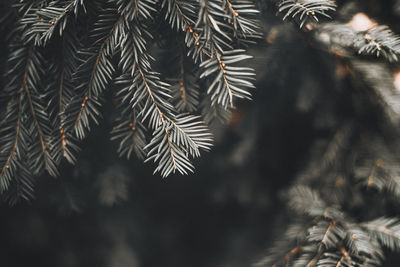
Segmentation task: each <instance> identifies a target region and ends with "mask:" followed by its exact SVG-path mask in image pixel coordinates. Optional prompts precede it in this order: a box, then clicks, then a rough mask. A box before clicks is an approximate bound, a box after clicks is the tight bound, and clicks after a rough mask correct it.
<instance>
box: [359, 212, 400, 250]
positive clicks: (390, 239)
mask: <svg viewBox="0 0 400 267" xmlns="http://www.w3.org/2000/svg"><path fill="white" fill-rule="evenodd" d="M363 226H364V227H365V228H366V229H367V230H368V231H369V233H370V234H371V235H372V236H373V237H375V238H377V240H378V241H379V242H380V243H381V244H383V245H384V246H385V247H387V248H389V249H391V250H393V251H399V249H400V222H399V220H398V219H397V218H385V217H382V218H379V219H376V220H374V221H370V222H367V223H365V224H363Z"/></svg>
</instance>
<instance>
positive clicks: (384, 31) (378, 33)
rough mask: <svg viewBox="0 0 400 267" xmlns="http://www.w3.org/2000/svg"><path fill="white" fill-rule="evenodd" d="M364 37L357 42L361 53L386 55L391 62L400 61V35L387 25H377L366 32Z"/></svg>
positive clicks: (378, 55)
mask: <svg viewBox="0 0 400 267" xmlns="http://www.w3.org/2000/svg"><path fill="white" fill-rule="evenodd" d="M363 37H364V38H362V39H359V40H358V41H356V42H355V46H356V47H357V48H358V53H359V54H366V55H376V56H377V57H380V56H382V57H384V58H386V59H387V60H389V61H390V62H397V61H399V55H400V37H399V36H397V35H395V34H394V33H393V32H392V31H391V30H390V28H389V27H387V26H377V27H375V28H373V29H371V30H369V31H367V32H366V33H364V36H363Z"/></svg>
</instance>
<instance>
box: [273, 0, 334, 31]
mask: <svg viewBox="0 0 400 267" xmlns="http://www.w3.org/2000/svg"><path fill="white" fill-rule="evenodd" d="M335 10H336V3H335V1H333V0H283V1H281V2H280V3H279V12H281V13H283V12H285V15H284V17H283V20H286V19H287V18H288V17H291V18H293V19H294V18H296V19H298V21H299V23H300V28H303V26H304V25H305V24H306V23H307V22H308V21H309V20H310V19H312V20H314V21H316V22H319V19H318V16H322V17H327V18H331V16H330V15H329V12H331V11H335Z"/></svg>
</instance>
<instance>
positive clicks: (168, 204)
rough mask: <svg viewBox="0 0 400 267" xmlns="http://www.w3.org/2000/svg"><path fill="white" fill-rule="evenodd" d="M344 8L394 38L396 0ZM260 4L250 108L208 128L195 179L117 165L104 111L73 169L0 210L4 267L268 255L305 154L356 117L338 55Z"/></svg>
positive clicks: (181, 262) (175, 262)
mask: <svg viewBox="0 0 400 267" xmlns="http://www.w3.org/2000/svg"><path fill="white" fill-rule="evenodd" d="M348 2H352V3H354V4H355V5H356V7H357V10H358V11H359V12H365V13H367V14H369V15H370V16H372V17H373V18H374V19H375V20H378V21H379V22H380V23H383V24H389V25H391V27H392V29H393V30H394V31H395V32H400V24H399V23H398V21H399V15H400V4H398V3H397V2H396V1H372V0H371V1H369V0H368V1H366V0H364V1H338V4H339V6H340V5H345V4H346V7H348V9H349V10H351V5H350V7H349V4H348ZM260 6H261V8H262V10H263V13H262V24H263V31H264V38H263V39H262V40H260V41H259V43H258V44H257V45H254V46H253V47H251V54H252V55H253V56H254V59H253V60H251V61H249V64H250V65H252V66H253V67H254V68H255V69H256V71H257V82H256V85H257V89H256V90H254V92H253V101H251V102H250V101H246V102H239V103H238V109H237V110H235V111H233V116H232V119H231V120H230V122H229V124H227V125H221V124H214V125H213V126H212V131H213V133H214V136H215V140H216V141H215V147H214V148H213V150H212V151H211V152H209V153H205V154H203V155H202V157H201V158H200V159H199V160H197V161H196V162H195V165H196V171H195V173H194V174H192V175H189V176H178V175H176V176H171V177H168V178H166V179H162V178H161V177H160V176H158V175H153V174H152V172H153V169H154V168H153V167H154V166H152V165H151V164H143V163H142V161H141V160H138V159H131V160H130V161H127V160H124V159H121V158H119V157H118V155H117V153H116V150H117V149H116V148H117V144H116V143H115V142H111V141H110V134H109V132H110V130H111V129H112V121H113V116H111V115H107V114H110V113H109V112H107V110H108V109H111V107H105V108H104V112H103V116H104V122H103V123H102V124H101V125H100V126H97V127H96V128H94V129H93V130H92V132H91V134H90V136H89V138H88V139H87V140H85V141H84V143H83V145H82V148H83V151H81V153H80V154H79V155H78V163H77V165H76V166H70V165H65V166H63V169H62V172H61V176H60V177H59V178H57V179H53V178H51V177H47V176H43V177H40V178H39V179H38V182H37V184H36V199H35V200H34V201H32V203H19V204H18V205H16V206H14V207H10V206H9V205H8V204H6V203H2V204H1V205H0V214H1V220H0V236H1V240H2V241H1V244H0V258H1V259H2V266H26V265H28V266H57V267H63V266H68V267H78V266H99V267H102V266H104V267H123V266H178V267H179V266H250V265H251V264H253V263H255V262H257V260H259V259H260V258H262V257H263V256H264V255H265V254H266V249H267V248H268V247H269V246H270V245H271V244H272V242H273V240H274V239H276V238H278V236H277V233H279V231H280V230H281V229H282V228H284V227H285V222H286V221H287V218H289V217H290V214H287V212H286V210H285V201H284V195H285V189H287V188H288V187H289V186H290V185H292V184H293V181H294V178H295V177H296V175H297V174H298V173H299V172H300V171H301V170H303V169H304V168H305V165H306V164H308V162H309V160H310V158H311V155H312V151H311V149H310V148H311V147H312V146H313V144H314V143H315V142H317V141H318V140H321V139H323V138H326V137H328V136H330V135H332V133H333V132H335V131H336V130H337V129H336V127H337V125H338V121H342V120H343V118H347V117H351V116H353V113H354V101H353V100H354V99H353V98H352V95H350V93H349V92H351V91H354V84H353V83H351V81H350V79H349V77H348V70H346V69H345V68H343V66H342V65H340V62H339V61H338V59H337V57H335V56H333V55H331V54H328V53H326V52H324V51H323V50H322V49H320V47H319V45H318V44H315V43H310V41H309V39H308V38H307V36H305V35H304V34H303V33H302V32H300V31H298V29H297V26H296V25H294V24H291V23H283V22H282V21H281V18H279V17H277V16H276V6H275V1H264V2H262V3H260ZM396 8H397V9H396ZM346 12H350V11H348V10H347V11H346ZM339 14H340V13H339ZM337 16H338V17H337V19H338V20H341V19H342V22H343V21H344V19H347V20H350V19H351V17H345V18H341V17H340V15H337ZM371 114H372V115H371V116H372V117H371V118H373V116H374V115H373V110H372V111H371ZM393 266H396V265H393Z"/></svg>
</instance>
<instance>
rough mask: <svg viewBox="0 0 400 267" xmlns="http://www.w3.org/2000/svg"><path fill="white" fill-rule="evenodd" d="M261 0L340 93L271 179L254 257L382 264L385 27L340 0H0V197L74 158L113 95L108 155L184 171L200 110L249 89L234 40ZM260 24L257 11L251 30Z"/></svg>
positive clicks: (216, 109)
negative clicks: (274, 209)
mask: <svg viewBox="0 0 400 267" xmlns="http://www.w3.org/2000/svg"><path fill="white" fill-rule="evenodd" d="M272 2H273V5H271V3H272ZM349 2H353V1H349ZM264 5H267V6H268V8H275V9H274V10H275V11H277V13H278V15H279V16H281V17H282V19H283V20H285V21H289V20H290V22H289V23H291V24H294V28H296V32H297V33H298V34H299V35H300V36H301V37H302V38H303V39H304V40H305V43H307V45H309V46H310V47H307V49H310V50H312V52H313V53H314V55H315V56H316V57H318V56H319V57H320V58H321V65H323V64H324V62H323V61H324V60H326V59H327V58H329V59H330V60H332V59H334V60H335V62H336V63H337V66H335V67H337V69H336V75H337V76H340V75H342V76H346V79H347V80H346V81H347V82H348V83H349V86H348V88H349V92H348V93H347V94H346V96H345V99H341V100H343V101H344V102H349V103H350V104H349V103H344V104H343V106H345V105H349V106H350V107H351V108H349V110H345V111H338V110H337V107H336V109H335V108H333V107H332V106H329V105H326V106H324V105H325V104H326V102H324V103H322V104H321V106H324V107H323V108H321V110H322V111H321V112H320V113H321V114H319V116H320V117H318V120H319V121H318V122H315V124H316V125H317V124H318V125H317V126H315V125H313V127H315V128H318V127H320V128H319V129H320V130H321V129H322V130H321V131H325V132H328V134H326V135H327V136H328V138H320V139H318V140H315V142H314V146H312V147H311V148H309V150H310V154H309V155H307V157H305V159H304V160H303V161H302V162H301V163H302V164H303V166H302V168H301V171H300V174H299V175H298V176H297V178H296V179H295V180H294V181H292V182H291V185H290V188H289V189H288V190H286V191H284V193H283V199H284V201H285V203H287V206H288V209H287V210H285V211H284V212H286V213H287V214H286V218H289V219H290V220H289V222H288V225H287V226H285V230H284V231H283V233H281V234H280V235H278V237H277V239H278V240H277V241H276V243H275V244H274V245H273V246H272V248H271V249H270V250H269V252H268V255H267V256H266V257H265V258H263V259H262V260H260V261H259V262H258V263H256V264H255V265H256V266H275V267H277V266H306V267H313V266H320V267H330V266H332V267H340V266H360V267H361V266H371V267H372V266H382V265H383V264H385V260H386V257H387V254H388V252H399V251H400V218H399V217H398V214H397V213H396V212H398V211H399V210H398V208H397V206H398V201H399V198H400V176H399V175H400V168H399V166H398V163H399V162H400V157H399V155H398V151H399V148H400V143H399V142H398V140H399V138H398V136H399V134H400V130H399V122H400V108H399V107H400V105H399V104H398V103H399V101H400V98H399V93H398V91H399V90H400V85H399V84H400V78H398V79H399V80H398V81H397V83H396V81H393V77H395V76H396V75H398V77H400V72H399V62H400V37H399V35H398V34H396V33H395V32H393V31H392V30H391V28H390V27H389V26H386V25H384V24H380V23H378V22H376V21H374V20H372V19H369V18H368V17H367V16H366V15H365V14H363V13H361V11H359V10H357V7H358V6H357V5H352V4H351V3H345V1H333V0H281V1H272V0H271V1H257V2H253V0H189V1H184V0H136V1H131V0H90V1H89V0H26V1H17V0H8V1H4V2H2V3H0V15H1V16H0V33H1V34H2V35H3V36H4V41H3V42H4V43H5V45H6V47H7V51H6V52H4V53H5V54H6V55H7V60H6V62H0V64H2V65H1V68H0V69H1V71H2V74H3V75H2V78H1V80H0V82H1V87H0V193H1V195H2V196H3V198H4V200H5V201H6V202H8V203H10V204H12V205H14V204H16V203H17V202H18V201H19V200H20V199H24V200H27V201H29V200H31V199H32V198H34V185H35V180H36V178H37V177H38V176H40V175H43V174H46V173H47V174H49V175H50V176H53V177H57V176H58V175H59V172H60V171H62V168H61V166H62V164H63V162H64V161H67V162H69V163H71V164H74V163H76V162H77V160H78V158H79V151H80V150H81V143H82V142H84V140H85V139H86V138H87V137H88V135H89V134H90V132H91V130H92V129H93V128H94V127H95V125H97V124H100V123H101V122H102V121H103V118H102V117H103V115H102V114H103V109H104V107H105V106H111V107H112V108H113V109H114V114H113V115H112V116H111V117H112V123H113V128H112V129H111V131H110V139H111V140H112V141H115V142H116V143H117V152H118V154H119V155H120V156H123V157H126V158H127V159H130V158H131V157H133V156H135V157H137V158H139V159H141V160H143V161H144V162H151V163H153V164H154V165H155V166H156V167H155V170H154V173H159V174H160V175H161V176H162V177H167V176H169V175H171V174H173V173H179V174H189V173H191V172H193V171H194V168H195V164H194V163H193V160H194V159H196V158H198V157H200V155H201V153H202V152H205V151H209V150H210V149H211V148H212V146H213V139H214V137H213V135H212V134H211V131H210V130H209V126H210V125H211V124H212V123H213V122H214V121H215V120H218V121H222V122H227V121H229V119H230V117H231V115H232V113H231V112H232V110H233V109H234V108H235V103H236V101H237V100H238V99H246V100H249V99H251V95H252V91H253V90H254V88H255V86H254V83H255V70H254V69H253V65H252V64H249V63H248V62H249V61H248V60H249V59H251V58H252V56H251V55H250V54H249V53H248V52H247V49H248V46H249V45H250V44H257V42H258V41H260V40H261V39H262V37H263V34H262V28H261V23H259V21H258V20H259V16H260V14H259V13H260V10H262V8H260V7H263V6H264ZM396 5H397V7H398V6H400V4H399V3H396ZM399 14H400V12H399ZM360 20H361V21H362V23H361V22H360ZM289 23H286V24H283V23H282V25H285V26H287V27H288V28H289V27H291V26H293V25H290V24H289ZM385 23H386V22H385ZM288 24H289V25H288ZM392 26H393V25H392ZM394 26H396V25H394ZM266 27H269V26H266ZM285 29H286V28H285ZM275 30H276V29H275ZM274 34H275V35H276V34H277V33H276V32H275V33H274V26H271V27H270V33H269V35H268V36H267V37H266V38H265V40H266V42H268V43H270V44H271V43H273V42H274V38H276V36H274ZM289 34H291V33H288V35H289ZM321 55H322V56H321ZM273 60H275V61H279V58H277V59H276V58H274V59H273ZM165 66H167V68H166V67H165ZM291 75H292V74H291ZM293 75H294V74H293ZM297 75H301V74H297ZM273 78H274V77H273ZM290 78H291V77H290ZM319 78H321V79H325V78H326V77H319ZM328 82H329V81H325V83H328ZM322 90H324V88H321V91H322ZM307 96H310V94H308V95H307ZM306 98H307V97H306ZM310 98H311V97H310ZM307 100H309V99H307ZM311 101H312V100H310V102H311ZM310 105H311V104H310ZM306 106H307V105H306ZM346 107H347V106H346ZM305 109H306V108H305ZM371 110H372V112H371ZM371 113H373V116H372V117H371V116H370V115H371ZM324 116H325V117H324ZM326 118H329V119H326ZM328 121H329V122H328ZM230 122H231V123H234V121H233V120H231V121H230ZM328 124H331V125H328ZM327 125H328V126H327ZM245 139H246V141H247V140H249V139H251V138H250V137H247V136H246V137H245ZM119 168H120V167H119V166H114V167H113V168H110V169H108V170H107V172H106V173H105V174H104V175H100V177H99V183H98V184H97V187H98V188H99V191H100V194H99V200H100V202H101V203H102V204H104V205H107V206H112V205H114V204H115V203H116V202H118V201H119V200H125V199H127V194H128V193H127V185H126V183H127V181H126V176H124V175H123V174H122V173H121V172H119V173H118V172H117V171H116V170H117V169H119ZM113 175H115V177H113ZM271 179H272V178H271ZM63 193H64V194H65V200H64V201H65V202H68V203H67V204H65V203H64V202H63V203H62V205H61V206H62V207H61V208H64V204H65V206H66V207H67V208H66V209H67V210H68V209H69V210H73V211H79V210H81V206H80V203H79V201H76V199H75V196H74V192H72V191H71V192H70V191H69V189H68V188H66V189H65V192H63ZM396 205H397V206H396ZM280 227H282V225H280ZM280 230H281V229H280Z"/></svg>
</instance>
